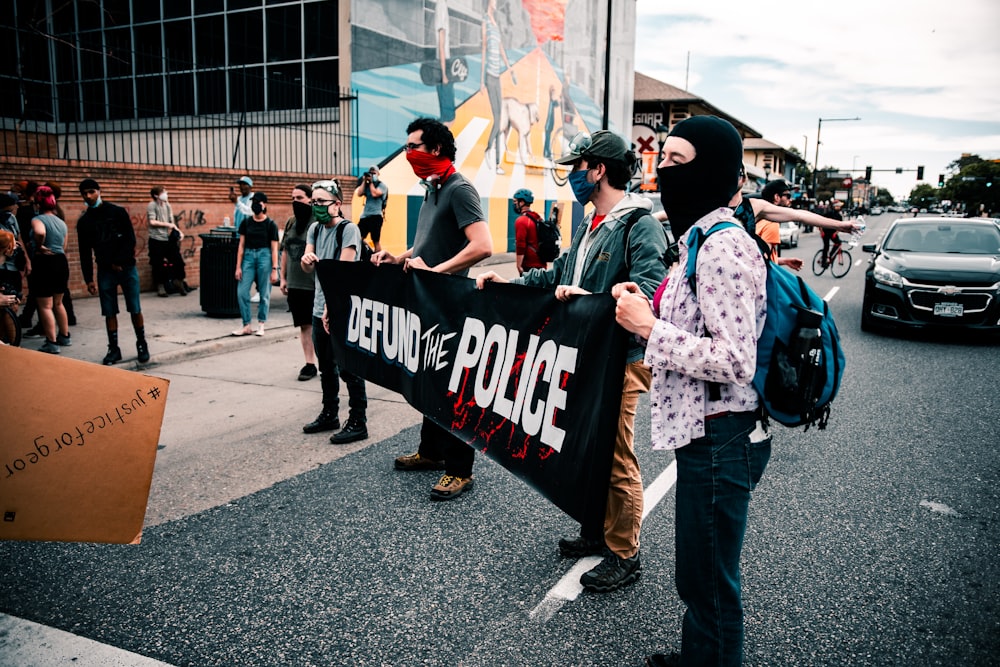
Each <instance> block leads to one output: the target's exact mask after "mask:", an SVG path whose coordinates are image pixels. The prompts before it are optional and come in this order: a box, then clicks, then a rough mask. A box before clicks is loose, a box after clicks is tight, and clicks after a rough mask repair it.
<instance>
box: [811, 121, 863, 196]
mask: <svg viewBox="0 0 1000 667" xmlns="http://www.w3.org/2000/svg"><path fill="white" fill-rule="evenodd" d="M824 120H825V121H826V122H828V123H832V122H833V121H838V120H861V118H859V117H857V116H855V117H854V118H820V119H819V124H818V125H816V156H815V158H813V187H812V189H813V199H817V200H818V199H819V197H818V195H819V193H818V192H816V174H817V171H818V170H819V143H820V142H819V133H820V130H822V129H823V121H824Z"/></svg>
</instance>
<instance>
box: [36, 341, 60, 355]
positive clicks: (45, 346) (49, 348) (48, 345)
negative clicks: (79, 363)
mask: <svg viewBox="0 0 1000 667" xmlns="http://www.w3.org/2000/svg"><path fill="white" fill-rule="evenodd" d="M38 351H39V352H48V353H49V354H59V346H58V345H56V344H55V343H54V342H52V341H51V340H46V341H45V342H44V343H42V346H41V347H40V348H38Z"/></svg>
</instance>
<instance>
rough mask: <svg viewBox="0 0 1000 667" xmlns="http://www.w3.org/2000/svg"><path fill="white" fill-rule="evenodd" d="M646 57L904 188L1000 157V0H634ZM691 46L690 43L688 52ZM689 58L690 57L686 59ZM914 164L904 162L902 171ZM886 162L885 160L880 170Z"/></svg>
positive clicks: (657, 75) (667, 77) (773, 129)
mask: <svg viewBox="0 0 1000 667" xmlns="http://www.w3.org/2000/svg"><path fill="white" fill-rule="evenodd" d="M636 24H637V27H636V59H635V69H636V71H638V72H641V73H643V74H645V75H647V76H651V77H653V78H654V79H658V80H660V81H664V82H666V83H669V84H671V85H674V86H677V87H678V88H683V89H685V90H687V91H689V92H691V93H693V94H695V95H697V96H698V97H701V98H702V99H704V100H705V101H707V102H708V103H710V104H712V105H713V106H714V107H716V108H717V109H719V110H721V111H723V112H725V113H726V114H728V115H730V116H732V117H734V118H737V119H739V120H740V121H742V122H743V123H745V124H747V125H749V126H750V127H752V128H753V129H755V130H757V131H758V132H760V133H761V134H762V135H763V137H764V138H765V139H767V140H768V141H771V142H773V143H775V144H778V145H780V146H783V147H785V148H788V147H791V146H794V147H796V148H798V150H799V152H800V153H802V152H803V151H805V150H808V154H807V155H806V157H807V159H808V162H809V166H810V168H811V167H812V166H813V162H814V159H815V151H816V132H817V125H819V119H820V118H823V119H832V118H855V117H858V118H860V119H861V120H858V121H832V120H830V121H828V120H824V121H823V123H822V129H821V134H820V141H821V144H820V147H819V166H820V168H823V167H826V166H832V167H837V168H839V169H841V170H844V171H850V170H851V169H857V170H858V171H856V172H854V176H855V177H864V168H865V167H866V166H868V165H871V166H872V168H873V170H874V171H873V173H872V181H873V182H874V183H876V184H877V185H878V186H880V187H883V188H886V189H888V190H889V191H891V192H892V194H893V195H894V196H895V197H896V198H897V199H903V198H906V197H907V196H908V195H909V194H910V190H911V189H912V188H913V187H914V186H916V185H917V184H918V183H920V181H917V179H916V171H915V170H916V168H917V167H918V166H919V165H923V166H924V168H925V169H924V181H923V182H924V183H928V184H930V185H931V186H933V187H937V180H938V175H939V174H947V173H948V172H947V167H948V165H949V164H950V163H951V162H953V161H954V160H957V159H958V158H960V157H961V156H962V154H963V153H972V154H975V155H979V156H980V157H981V158H984V159H996V158H1000V38H998V30H1000V2H998V1H997V0H947V1H942V0H935V1H933V2H931V1H928V0H866V1H864V2H862V1H861V0H839V1H837V2H811V1H810V2H787V1H785V2H775V1H773V0H757V1H756V2H745V1H737V0H709V1H708V2H701V3H697V2H679V1H678V0H637V2H636ZM689 54H690V55H689ZM689 58H690V60H689ZM898 167H902V168H903V169H909V170H912V171H905V172H903V173H902V174H896V173H895V172H894V171H893V170H895V169H896V168H898ZM883 169H885V170H889V171H884V172H883V171H880V170H883Z"/></svg>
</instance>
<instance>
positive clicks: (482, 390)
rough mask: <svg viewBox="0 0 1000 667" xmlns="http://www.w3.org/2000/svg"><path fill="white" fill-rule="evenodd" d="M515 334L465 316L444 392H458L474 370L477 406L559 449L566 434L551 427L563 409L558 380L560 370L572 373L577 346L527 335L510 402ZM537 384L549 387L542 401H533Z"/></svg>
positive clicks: (514, 358)
mask: <svg viewBox="0 0 1000 667" xmlns="http://www.w3.org/2000/svg"><path fill="white" fill-rule="evenodd" d="M518 338H519V332H517V331H514V330H510V331H508V330H507V329H506V328H504V327H503V326H502V325H500V324H494V325H493V326H492V327H490V330H489V332H488V333H487V331H486V325H485V324H484V323H483V322H482V321H481V320H478V319H476V318H472V317H469V318H466V320H465V325H464V327H463V328H462V337H461V339H460V340H459V344H458V350H457V351H456V353H455V365H454V367H453V368H452V371H451V379H450V380H449V382H448V391H450V392H457V391H458V389H459V381H460V380H461V378H462V374H463V372H464V371H465V370H466V369H469V370H470V371H473V370H475V384H474V386H473V397H474V399H475V401H476V404H477V405H479V407H481V408H483V409H486V408H491V409H492V410H493V411H494V412H495V413H496V414H498V415H500V416H501V417H504V418H507V419H510V420H511V421H512V422H514V423H515V424H518V425H520V427H521V430H523V431H524V432H525V433H527V434H528V435H530V436H536V435H537V436H539V439H540V440H541V441H542V442H543V443H544V444H546V445H548V446H549V447H551V448H552V449H554V450H556V451H557V452H558V451H560V450H561V449H562V444H563V439H564V438H565V436H566V432H565V431H564V430H563V429H561V428H559V427H558V426H556V425H555V413H556V410H563V409H565V408H566V390H565V389H564V387H563V385H562V383H561V382H560V379H561V378H562V375H563V373H568V374H573V373H574V372H575V371H576V359H577V349H576V348H575V347H570V346H567V345H557V344H556V343H555V341H552V340H546V341H544V342H542V343H541V345H539V340H540V339H539V337H538V336H536V335H531V336H529V338H528V349H527V351H526V352H525V355H524V360H523V361H522V363H521V370H520V377H519V378H518V381H517V388H516V390H515V392H514V397H513V400H511V399H510V398H509V397H508V396H507V395H506V394H507V391H508V390H509V387H510V380H511V369H512V368H513V365H514V362H515V360H516V357H517V341H518ZM470 376H471V373H470ZM487 378H488V379H487ZM541 383H545V385H547V392H546V393H545V395H544V399H543V398H542V397H541V396H539V397H537V399H536V398H535V396H536V393H537V392H538V389H539V387H538V385H539V384H541ZM542 391H545V388H543V389H542Z"/></svg>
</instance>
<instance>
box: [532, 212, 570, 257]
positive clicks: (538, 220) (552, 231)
mask: <svg viewBox="0 0 1000 667" xmlns="http://www.w3.org/2000/svg"><path fill="white" fill-rule="evenodd" d="M525 215H527V216H528V217H529V218H531V219H532V221H533V222H534V223H535V234H536V235H537V237H538V247H537V248H536V249H535V253H536V254H537V255H538V259H539V260H541V261H543V262H545V263H548V262H553V261H555V260H556V258H557V257H559V255H560V254H561V253H562V233H561V232H560V231H559V223H558V221H557V220H556V218H555V217H552V218H549V219H548V220H543V219H542V216H540V215H538V214H537V213H535V212H534V211H526V212H525Z"/></svg>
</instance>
